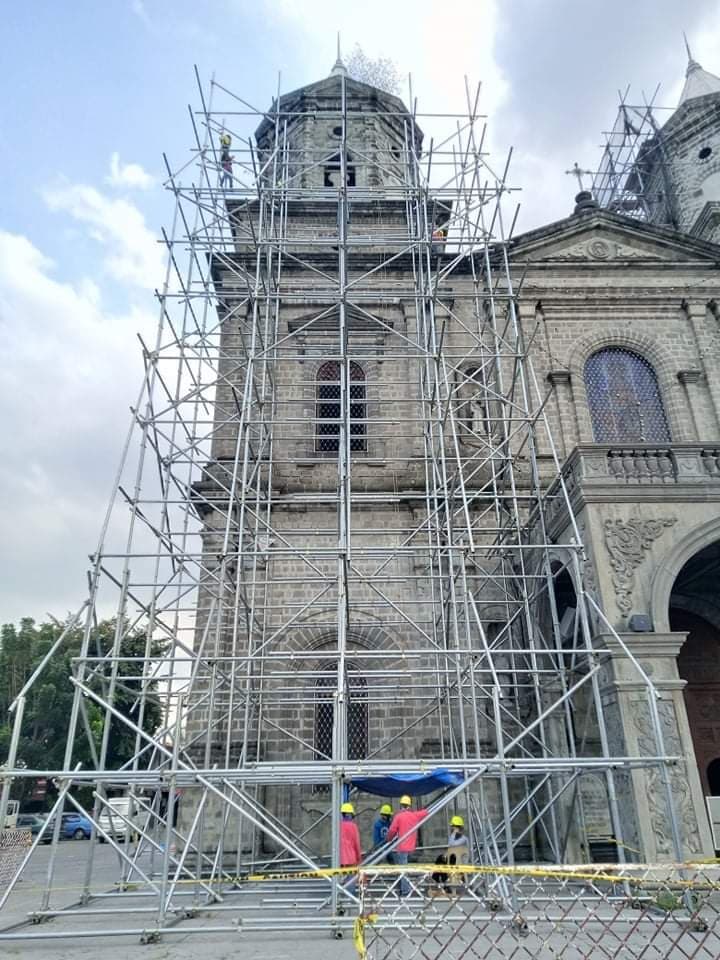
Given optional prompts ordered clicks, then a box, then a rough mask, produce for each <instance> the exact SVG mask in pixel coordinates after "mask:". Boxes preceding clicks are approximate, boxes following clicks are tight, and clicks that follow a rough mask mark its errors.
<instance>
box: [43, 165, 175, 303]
mask: <svg viewBox="0 0 720 960" xmlns="http://www.w3.org/2000/svg"><path fill="white" fill-rule="evenodd" d="M43 196H44V199H45V202H46V203H47V205H48V207H49V208H50V209H51V210H55V211H58V210H60V211H63V212H65V213H69V214H70V216H71V217H73V219H74V220H77V221H78V222H80V223H84V224H86V225H87V227H88V228H89V229H88V235H89V236H90V237H92V239H93V240H95V241H96V242H97V243H99V244H100V245H101V246H102V247H103V248H104V250H105V255H104V258H103V265H104V267H105V270H106V271H107V272H108V273H109V274H110V276H112V277H114V278H115V279H116V280H119V281H120V282H122V283H127V284H131V285H135V286H139V287H143V288H144V289H148V288H149V289H153V288H154V287H156V286H157V285H158V284H159V283H160V281H161V279H162V276H163V262H164V256H163V252H162V249H161V247H160V244H159V243H158V242H157V240H156V238H155V236H154V235H153V233H152V231H151V230H150V229H149V228H148V226H147V225H146V223H145V218H144V217H143V215H142V213H141V211H140V210H138V208H137V207H136V206H135V205H134V204H133V203H131V202H130V201H129V200H124V199H116V198H109V197H107V196H105V195H104V194H102V193H100V191H99V190H96V189H95V187H89V186H86V185H84V184H80V183H78V184H67V185H63V186H59V187H55V188H51V189H47V190H45V191H43Z"/></svg>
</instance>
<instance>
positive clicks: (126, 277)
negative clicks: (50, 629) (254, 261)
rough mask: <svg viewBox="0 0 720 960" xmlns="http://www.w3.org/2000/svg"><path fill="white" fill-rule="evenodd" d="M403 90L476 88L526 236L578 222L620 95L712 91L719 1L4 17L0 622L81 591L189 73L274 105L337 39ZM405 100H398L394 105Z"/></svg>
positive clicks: (437, 104) (261, 4)
mask: <svg viewBox="0 0 720 960" xmlns="http://www.w3.org/2000/svg"><path fill="white" fill-rule="evenodd" d="M337 31H340V34H341V40H342V45H343V48H344V49H345V50H350V49H351V48H352V47H353V45H354V44H356V43H358V44H360V45H361V47H362V48H363V49H364V51H365V53H366V54H367V55H368V56H370V57H380V56H382V57H390V58H391V59H393V60H394V61H395V63H396V64H397V67H398V70H399V72H400V73H401V75H402V76H403V77H405V76H407V75H408V74H411V75H412V85H413V92H414V95H415V96H416V97H417V98H418V103H419V109H420V110H421V111H445V112H457V111H458V109H462V107H463V106H464V98H465V80H464V77H465V75H467V77H468V79H469V80H470V82H471V83H476V82H477V81H482V99H481V109H482V110H483V112H485V113H487V114H488V115H489V120H488V123H489V131H490V140H489V143H490V145H491V148H492V149H493V150H494V151H497V153H498V155H502V156H504V155H505V154H506V152H507V150H508V148H509V147H510V146H512V147H513V164H512V173H511V180H512V182H513V184H514V185H516V186H518V187H520V188H521V194H520V198H521V214H520V219H519V222H518V229H519V230H523V229H530V228H531V227H534V226H538V225H540V224H542V223H545V222H548V221H552V220H557V219H560V218H562V217H564V216H566V215H568V214H569V213H570V212H571V210H572V206H573V195H574V193H575V191H576V189H577V183H576V181H574V180H573V178H571V177H568V176H567V175H566V173H565V171H566V170H568V169H569V168H570V167H572V165H573V163H574V162H575V161H577V162H578V163H579V164H580V166H581V167H583V168H588V169H592V168H594V167H596V166H597V164H598V160H599V152H600V145H601V142H602V131H603V130H606V129H608V128H609V126H610V124H611V123H612V121H613V119H614V116H615V112H616V108H617V102H618V90H620V89H623V90H624V89H625V88H626V87H627V86H628V85H630V86H631V89H632V92H633V95H634V97H635V98H636V99H637V100H640V99H641V98H642V96H643V95H647V96H650V95H651V94H652V93H653V91H654V90H655V88H656V86H657V85H658V84H660V85H661V88H660V93H659V95H658V98H657V102H658V103H660V104H663V105H667V106H673V105H674V104H675V103H676V102H677V99H678V96H679V93H680V90H681V87H682V83H683V79H684V71H685V66H686V62H687V57H686V53H685V48H684V43H683V37H682V34H683V31H685V33H686V34H687V36H688V40H689V42H690V45H691V49H692V53H693V56H694V57H695V59H697V60H699V61H700V63H701V64H702V65H703V67H705V68H706V69H708V70H710V71H712V72H715V73H720V4H719V3H718V2H717V0H686V2H685V3H683V4H680V3H678V2H677V0H632V2H629V0H622V2H619V0H604V2H603V3H598V2H597V0H595V2H592V3H591V2H586V0H501V2H495V0H469V2H454V0H444V2H443V3H438V2H437V0H435V2H430V0H413V2H405V0H401V2H392V3H391V2H388V0H382V2H380V0H364V2H363V3H361V4H358V3H351V2H346V0H334V2H332V3H331V2H329V0H307V2H301V0H296V2H291V0H274V2H269V0H268V2H266V0H255V2H249V0H206V2H204V3H203V2H197V0H195V2H192V3H191V2H189V0H103V2H102V3H97V2H96V0H66V2H64V3H57V2H56V0H31V2H29V3H25V4H14V5H11V6H9V7H8V8H7V9H6V10H5V14H4V17H3V67H4V70H3V74H4V77H5V85H4V90H3V96H2V98H0V174H1V175H2V181H1V182H2V184H3V189H2V193H1V194H0V337H1V338H2V340H1V343H2V350H3V354H4V358H5V359H4V364H3V371H2V374H1V375H0V408H1V409H2V411H3V422H4V423H5V438H6V440H5V444H4V449H3V454H2V457H0V532H1V534H2V541H1V547H0V622H10V621H17V620H18V619H19V618H20V617H22V616H32V617H34V618H36V619H40V620H42V619H44V618H46V617H47V616H48V615H53V616H56V617H58V618H62V617H64V616H65V615H66V614H67V613H68V612H71V611H73V612H74V611H75V610H76V609H77V608H78V607H79V606H80V604H81V602H82V600H83V599H84V596H85V592H86V579H85V571H86V569H87V567H88V554H89V553H91V552H92V551H93V550H94V548H95V545H96V543H97V538H98V532H99V530H100V526H101V523H102V520H103V516H104V512H105V507H106V504H107V501H108V499H109V496H110V492H111V489H112V486H113V482H114V476H115V471H116V469H117V464H118V461H119V457H120V453H121V447H122V443H123V440H124V436H125V433H126V431H127V428H128V425H129V420H130V415H129V412H128V411H129V407H130V405H131V404H132V403H133V401H134V398H135V397H136V396H137V393H138V389H139V386H140V382H141V378H142V372H143V371H142V362H141V356H140V346H139V342H138V334H140V335H141V336H143V337H144V338H145V339H146V340H147V339H150V338H151V337H152V331H153V329H154V327H155V324H156V322H157V307H156V303H155V300H154V297H153V291H154V289H155V288H156V287H159V286H160V284H161V283H162V278H163V272H164V266H163V262H164V259H163V255H162V250H161V247H160V244H159V243H158V237H159V233H160V228H161V227H162V226H163V225H168V224H169V220H170V218H171V215H172V207H173V204H172V196H171V195H170V194H169V193H168V192H167V191H166V190H165V189H164V188H163V186H162V182H163V176H164V169H165V168H164V162H163V154H166V155H167V156H168V157H169V159H170V163H171V165H172V167H173V168H176V167H178V166H180V165H181V164H183V163H184V162H185V161H186V160H187V159H188V158H189V157H190V149H191V146H192V130H191V126H190V121H189V117H188V104H189V103H192V104H193V105H197V88H196V84H195V74H194V66H195V65H197V68H198V71H199V74H200V76H201V77H202V78H203V80H204V81H207V80H208V79H209V77H210V76H211V75H212V74H213V73H214V74H215V77H216V79H217V80H218V81H219V82H220V83H222V84H223V85H224V86H225V87H227V88H228V89H230V90H232V91H235V92H237V93H238V94H239V95H241V96H242V97H243V98H244V99H245V100H247V101H249V102H251V103H253V104H255V105H258V106H260V107H262V106H268V105H269V104H270V101H271V98H272V96H273V95H274V94H275V92H276V90H277V88H278V83H280V88H281V90H290V89H294V88H296V87H299V86H302V85H303V84H306V83H311V82H313V81H315V80H318V79H320V78H322V77H323V76H326V75H327V74H328V73H329V71H330V68H331V67H332V64H333V62H334V59H335V44H336V34H337ZM401 92H402V93H403V95H404V90H403V91H401Z"/></svg>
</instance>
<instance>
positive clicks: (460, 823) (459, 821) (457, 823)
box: [450, 815, 465, 827]
mask: <svg viewBox="0 0 720 960" xmlns="http://www.w3.org/2000/svg"><path fill="white" fill-rule="evenodd" d="M450 826H451V827H464V826H465V821H464V820H463V818H462V817H458V816H457V815H456V816H454V817H453V818H452V820H451V821H450Z"/></svg>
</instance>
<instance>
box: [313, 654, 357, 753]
mask: <svg viewBox="0 0 720 960" xmlns="http://www.w3.org/2000/svg"><path fill="white" fill-rule="evenodd" d="M336 686H337V674H335V673H330V672H329V671H328V674H327V676H323V677H320V679H319V680H318V681H317V691H316V693H317V696H316V703H315V759H316V760H325V759H327V757H332V755H333V740H332V737H333V719H334V715H335V704H334V700H333V693H334V691H335V689H336ZM346 715H347V754H348V755H347V759H348V760H364V759H366V757H367V753H368V699H367V680H366V679H365V677H361V676H360V675H359V674H358V673H355V672H353V671H349V672H348V674H347V705H346Z"/></svg>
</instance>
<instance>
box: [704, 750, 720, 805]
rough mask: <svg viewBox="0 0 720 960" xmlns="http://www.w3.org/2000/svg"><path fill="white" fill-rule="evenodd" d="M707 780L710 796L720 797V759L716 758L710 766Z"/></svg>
mask: <svg viewBox="0 0 720 960" xmlns="http://www.w3.org/2000/svg"><path fill="white" fill-rule="evenodd" d="M707 779H708V787H709V788H710V796H711V797H720V757H716V758H715V759H714V760H711V761H710V763H709V764H708V767H707Z"/></svg>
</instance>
